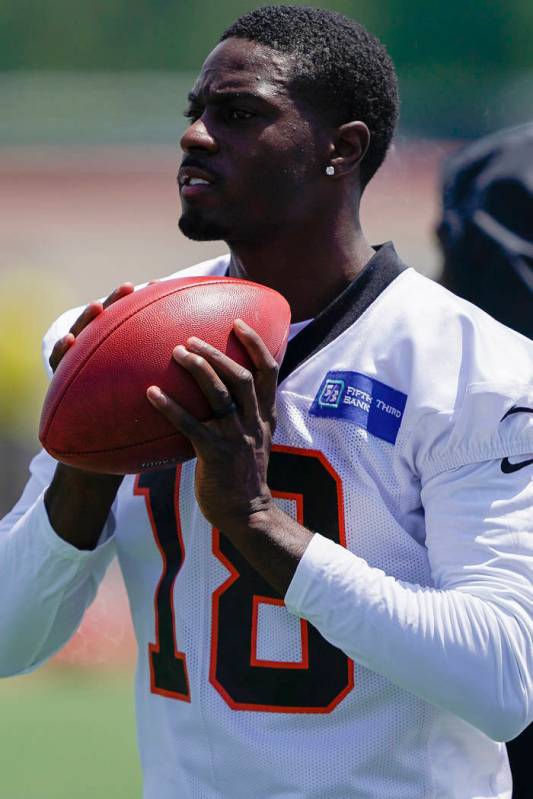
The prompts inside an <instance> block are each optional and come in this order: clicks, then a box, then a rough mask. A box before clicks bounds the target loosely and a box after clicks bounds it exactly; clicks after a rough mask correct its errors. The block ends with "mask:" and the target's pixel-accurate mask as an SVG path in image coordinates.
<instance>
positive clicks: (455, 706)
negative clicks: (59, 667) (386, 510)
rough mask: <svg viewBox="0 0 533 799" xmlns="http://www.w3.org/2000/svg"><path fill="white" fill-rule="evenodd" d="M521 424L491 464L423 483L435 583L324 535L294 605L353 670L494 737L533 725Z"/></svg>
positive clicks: (311, 552)
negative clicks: (400, 575) (391, 568)
mask: <svg viewBox="0 0 533 799" xmlns="http://www.w3.org/2000/svg"><path fill="white" fill-rule="evenodd" d="M507 404H509V403H507ZM504 406H505V403H504ZM518 407H522V406H521V405H520V406H518ZM524 407H526V406H524ZM505 412H506V411H505V407H504V411H503V414H504V413H505ZM499 413H500V409H498V410H497V412H495V414H496V416H497V417H498V424H499V416H498V415H499ZM503 414H502V415H503ZM524 416H527V414H519V413H516V414H511V415H509V416H508V417H507V419H504V427H505V430H504V432H502V431H501V430H498V432H497V433H495V434H494V436H493V438H492V447H493V450H494V455H493V457H492V458H491V459H489V460H482V459H480V453H479V452H477V453H475V456H474V453H473V451H471V455H472V456H473V457H471V459H470V461H469V460H468V457H467V455H466V453H465V452H464V449H463V453H462V454H461V456H460V457H461V459H462V461H463V462H462V463H461V465H455V466H454V465H453V464H449V465H448V468H446V464H444V463H442V462H441V463H440V465H439V467H438V468H432V469H431V470H430V469H428V470H427V473H426V474H424V475H422V479H421V483H422V488H421V499H422V503H423V507H424V510H425V521H426V547H427V552H428V558H429V562H430V565H431V573H432V577H433V585H432V586H431V587H429V588H427V587H421V586H419V585H415V584H409V583H406V582H401V581H399V580H396V579H395V578H393V577H391V576H388V575H386V574H385V573H384V572H382V571H381V570H379V569H375V568H371V567H370V566H369V565H368V564H367V563H366V561H364V560H363V559H361V558H359V557H357V556H356V555H354V554H353V553H351V552H349V551H347V550H346V549H343V548H342V547H340V546H338V545H337V544H334V543H333V542H331V541H330V540H328V539H326V538H324V537H322V536H320V535H315V536H314V538H313V539H312V541H311V543H310V545H309V546H308V549H307V550H306V552H305V554H304V556H303V558H302V560H301V562H300V564H299V565H298V568H297V570H296V572H295V574H294V577H293V580H292V582H291V584H290V586H289V589H288V592H287V594H286V597H285V602H286V605H287V607H288V608H289V610H290V611H292V612H293V613H296V614H298V615H299V616H301V617H303V618H305V619H307V620H308V621H310V622H311V623H313V624H314V625H315V626H316V627H317V628H318V629H319V631H320V632H321V633H322V635H323V636H324V637H325V638H326V639H327V640H328V641H330V643H332V644H334V645H335V646H337V647H339V648H340V649H342V650H343V651H344V652H346V654H348V655H349V656H350V657H352V658H353V659H354V660H355V661H356V662H358V663H360V664H362V665H364V666H366V667H368V668H370V669H373V670H374V671H376V672H378V673H380V674H382V675H383V676H385V677H387V678H389V679H390V680H391V681H393V682H394V683H396V684H398V685H399V686H401V687H403V688H405V689H407V690H409V691H411V692H413V693H414V694H416V695H417V696H419V697H421V698H422V699H425V700H426V701H428V702H431V703H433V704H435V705H438V706H440V707H441V708H443V709H446V710H448V711H450V712H452V713H454V714H455V715H457V716H459V717H460V718H462V719H464V720H465V721H467V722H469V723H470V724H472V725H474V726H476V727H477V728H479V729H481V730H482V731H483V732H485V733H486V734H487V735H489V736H490V737H492V738H494V739H496V740H510V739H511V738H513V737H515V736H516V735H518V733H519V732H520V731H521V730H522V729H523V728H524V727H525V726H527V724H528V723H529V722H530V721H531V719H532V718H533V621H532V619H533V587H532V586H533V580H532V578H533V512H532V508H533V482H532V477H533V465H532V464H531V462H530V459H531V458H533V455H532V454H531V452H533V446H532V445H530V444H529V443H528V441H529V438H528V436H529V435H530V433H529V432H528V430H529V423H528V421H527V420H526V419H524ZM485 423H486V418H485ZM486 429H487V428H486V426H485V431H486ZM464 432H465V434H466V433H467V432H468V430H467V428H466V427H465V428H464ZM450 457H452V458H453V457H455V458H457V457H458V456H457V453H450ZM502 462H503V464H504V468H503V470H502ZM507 463H509V464H510V465H511V468H510V469H508V468H507V466H506V464H507Z"/></svg>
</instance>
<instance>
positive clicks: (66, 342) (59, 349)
mask: <svg viewBox="0 0 533 799" xmlns="http://www.w3.org/2000/svg"><path fill="white" fill-rule="evenodd" d="M75 340H76V339H75V338H74V336H73V335H72V333H67V335H66V336H63V338H60V339H59V340H58V341H56V343H55V344H54V349H53V350H52V352H51V354H50V358H49V359H48V363H49V364H50V367H51V369H52V372H55V370H56V369H57V367H58V366H59V363H60V361H61V358H62V357H63V356H64V354H65V353H66V351H67V350H69V349H70V347H71V346H72V345H73V344H74V342H75Z"/></svg>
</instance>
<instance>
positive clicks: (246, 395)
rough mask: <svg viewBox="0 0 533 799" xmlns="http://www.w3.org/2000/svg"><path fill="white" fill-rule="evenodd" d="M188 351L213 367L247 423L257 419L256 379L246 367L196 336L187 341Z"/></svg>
mask: <svg viewBox="0 0 533 799" xmlns="http://www.w3.org/2000/svg"><path fill="white" fill-rule="evenodd" d="M187 349H188V350H189V351H190V352H194V353H195V354H196V355H200V356H201V357H202V358H205V360H206V361H207V362H208V363H209V364H210V365H211V366H212V368H213V369H214V371H215V372H216V374H217V375H218V376H219V377H220V379H221V380H222V381H223V383H224V384H225V385H226V386H227V388H228V389H229V393H230V394H231V396H232V397H233V399H234V400H235V402H236V403H237V405H238V406H239V408H240V409H241V411H242V412H243V414H244V416H245V418H246V420H247V421H249V420H251V419H252V418H254V417H255V418H257V416H258V410H257V398H256V396H255V386H254V378H253V375H252V373H251V372H250V370H249V369H246V367H244V366H241V364H239V363H236V361H234V360H232V359H231V358H229V357H228V356H227V355H225V354H224V353H223V352H220V350H217V349H216V348H215V347H212V346H211V344H208V343H207V342H206V341H202V339H199V338H196V337H195V336H193V337H191V338H189V339H187Z"/></svg>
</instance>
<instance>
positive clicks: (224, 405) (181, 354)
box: [173, 344, 236, 419]
mask: <svg viewBox="0 0 533 799" xmlns="http://www.w3.org/2000/svg"><path fill="white" fill-rule="evenodd" d="M173 356H174V360H175V361H176V362H177V363H179V365H180V366H182V367H183V368H184V369H186V370H187V372H189V374H190V375H191V376H192V377H193V378H194V379H195V380H196V382H197V383H198V385H199V387H200V389H201V391H202V393H203V395H204V396H205V398H206V399H207V401H208V402H209V404H210V406H211V408H212V409H213V415H214V416H215V417H216V418H218V419H224V418H230V416H231V417H233V419H235V418H236V414H234V413H228V409H230V408H231V409H232V410H233V409H235V404H234V402H233V397H232V396H231V394H230V392H229V391H228V388H227V386H226V385H225V384H224V383H223V382H222V380H221V379H220V377H219V376H218V374H217V373H216V371H215V370H214V369H213V367H212V366H211V365H210V364H209V363H208V362H207V361H206V359H205V358H203V357H202V356H201V355H197V354H196V353H193V352H189V351H188V350H187V349H186V348H185V347H184V346H183V345H181V344H180V345H179V346H177V347H175V349H174V352H173ZM232 406H233V407H232Z"/></svg>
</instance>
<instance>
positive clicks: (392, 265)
mask: <svg viewBox="0 0 533 799" xmlns="http://www.w3.org/2000/svg"><path fill="white" fill-rule="evenodd" d="M375 249H376V254H375V255H373V256H372V258H371V259H370V261H369V262H368V263H367V265H366V266H365V268H364V269H363V271H362V272H361V273H360V274H359V275H358V276H357V277H356V278H355V280H354V281H352V283H350V285H349V286H347V287H346V288H345V289H344V291H343V292H341V294H339V296H338V297H336V298H335V299H334V300H333V302H331V303H330V304H329V305H328V306H327V307H326V308H324V310H323V311H321V312H320V313H319V315H318V316H317V317H316V318H315V319H314V320H313V321H312V322H310V323H309V324H308V325H307V326H306V327H304V329H303V330H301V331H300V333H298V334H297V335H296V336H295V337H294V338H293V339H292V340H291V341H289V344H288V346H287V352H286V353H285V358H284V360H283V363H282V364H281V369H280V371H279V378H278V383H281V382H282V381H283V380H285V379H286V378H287V377H288V376H289V375H290V374H292V372H294V370H295V369H297V368H298V366H300V365H301V364H302V363H303V362H304V361H306V360H308V359H309V358H310V357H311V356H312V355H314V354H315V353H316V352H318V351H319V350H321V349H322V348H323V347H325V346H326V344H329V343H330V341H333V340H334V339H336V338H337V336H340V334H341V333H343V332H344V331H345V330H346V329H347V328H348V327H350V325H352V324H353V323H354V322H355V321H356V320H357V319H359V317H360V316H361V315H362V314H363V312H364V311H366V309H367V308H369V307H370V305H372V303H373V302H374V300H376V299H377V298H378V297H379V295H380V294H381V292H382V291H384V290H385V289H386V288H387V286H388V285H390V283H392V281H393V280H394V279H395V278H397V277H398V275H399V274H401V273H402V272H403V271H404V270H405V269H407V265H406V264H404V263H403V261H402V260H401V259H400V258H399V256H398V255H397V253H396V250H395V249H394V245H393V243H392V242H390V241H389V242H387V243H386V244H381V245H380V246H379V247H376V248H375Z"/></svg>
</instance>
